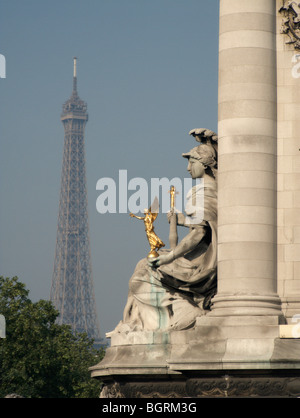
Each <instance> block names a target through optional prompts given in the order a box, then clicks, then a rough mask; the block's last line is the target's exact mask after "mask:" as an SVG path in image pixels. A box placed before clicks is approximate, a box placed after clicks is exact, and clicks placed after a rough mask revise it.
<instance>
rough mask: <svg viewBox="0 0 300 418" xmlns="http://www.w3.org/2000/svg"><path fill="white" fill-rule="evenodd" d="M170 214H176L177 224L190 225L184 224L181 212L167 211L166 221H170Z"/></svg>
mask: <svg viewBox="0 0 300 418" xmlns="http://www.w3.org/2000/svg"><path fill="white" fill-rule="evenodd" d="M172 216H176V224H177V225H179V226H185V227H187V228H188V227H190V225H186V223H185V216H184V214H183V213H181V212H172V211H170V212H168V214H167V217H168V222H169V223H170V222H171V218H172Z"/></svg>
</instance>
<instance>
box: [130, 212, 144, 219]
mask: <svg viewBox="0 0 300 418" xmlns="http://www.w3.org/2000/svg"><path fill="white" fill-rule="evenodd" d="M129 215H130V216H131V217H132V218H136V219H140V220H144V219H145V218H144V217H143V216H136V215H135V214H134V213H130V214H129Z"/></svg>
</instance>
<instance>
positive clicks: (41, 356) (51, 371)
mask: <svg viewBox="0 0 300 418" xmlns="http://www.w3.org/2000/svg"><path fill="white" fill-rule="evenodd" d="M28 294H29V291H28V290H27V289H26V287H25V285H24V284H23V283H21V282H20V281H19V280H18V278H17V277H14V278H12V279H10V278H4V277H0V314H2V315H4V317H5V320H6V338H0V397H4V396H6V395H7V394H10V393H17V394H19V395H21V396H23V397H31V398H94V397H99V393H100V386H101V385H100V382H99V381H98V380H95V379H91V376H90V372H89V370H88V369H89V367H90V366H93V365H95V364H97V363H98V362H99V361H100V360H101V359H102V358H103V356H104V350H103V349H96V348H94V347H93V340H90V339H89V338H88V337H87V335H86V334H77V335H73V334H72V332H71V329H70V327H69V326H67V325H58V324H56V323H55V321H56V318H57V316H58V312H57V311H56V309H55V308H54V306H53V305H52V303H51V302H50V301H46V300H40V301H38V302H36V303H33V302H32V301H31V300H30V299H29V297H28Z"/></svg>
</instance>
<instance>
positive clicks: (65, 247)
mask: <svg viewBox="0 0 300 418" xmlns="http://www.w3.org/2000/svg"><path fill="white" fill-rule="evenodd" d="M76 62H77V59H76V58H74V75H73V91H72V95H71V97H70V99H69V100H67V101H66V102H65V103H64V105H63V112H62V115H61V121H62V123H63V126H64V130H65V138H64V153H63V165H62V177H61V191H60V202H59V214H58V226H57V239H56V250H55V261H54V271H53V277H52V286H51V295H50V299H51V301H52V302H53V304H54V306H55V307H56V309H57V310H58V311H59V313H60V315H59V317H58V323H60V324H68V325H71V327H72V330H73V332H86V333H87V334H88V336H89V337H90V338H94V340H95V343H99V342H100V330H99V323H98V318H97V312H96V303H95V296H94V284H93V278H92V268H91V257H90V241H89V225H88V210H87V190H86V172H85V149H84V129H85V125H86V122H87V120H88V114H87V105H86V103H85V102H84V101H82V100H81V99H80V98H79V96H78V93H77V70H76Z"/></svg>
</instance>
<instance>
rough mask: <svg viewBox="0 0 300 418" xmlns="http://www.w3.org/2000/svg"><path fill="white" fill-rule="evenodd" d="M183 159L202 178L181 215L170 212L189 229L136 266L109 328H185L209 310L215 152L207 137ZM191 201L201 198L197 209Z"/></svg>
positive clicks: (214, 266) (214, 267) (213, 268)
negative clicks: (176, 241) (170, 245)
mask: <svg viewBox="0 0 300 418" xmlns="http://www.w3.org/2000/svg"><path fill="white" fill-rule="evenodd" d="M183 157H185V158H187V159H188V167H187V170H188V171H189V173H190V175H191V177H192V178H193V179H202V181H200V182H198V183H199V184H196V186H194V187H193V188H192V189H191V190H190V192H189V193H188V195H187V204H186V207H185V215H184V214H183V213H177V214H176V218H177V225H179V226H182V227H186V228H188V229H189V231H188V233H187V235H186V236H185V237H184V238H183V239H182V240H181V242H179V244H178V245H177V246H176V247H175V248H174V249H172V250H162V249H160V250H159V256H158V257H157V258H154V259H147V258H145V259H143V260H141V261H140V262H139V263H138V264H137V266H136V269H135V271H134V273H133V275H132V277H131V279H130V281H129V294H128V300H127V303H126V307H125V310H124V315H123V320H122V321H121V322H120V323H119V325H118V326H117V327H116V329H115V331H114V332H128V331H156V330H161V331H163V330H165V331H168V330H172V329H173V330H183V329H188V328H191V327H193V325H194V324H195V321H196V318H197V317H199V316H202V315H205V314H206V313H207V312H208V311H209V309H210V306H211V299H212V297H213V296H214V295H215V293H216V287H217V152H216V149H215V148H214V147H213V146H212V144H211V143H210V142H209V141H207V142H206V143H200V145H198V146H197V147H195V148H193V149H192V150H191V151H190V152H188V153H186V154H183ZM201 193H202V194H203V193H204V199H203V198H202V199H199V200H197V196H199V195H200V194H201ZM195 199H196V200H195ZM197 201H201V202H202V204H203V202H204V204H203V207H202V208H199V209H201V210H199V211H198V210H195V205H194V204H193V202H197ZM199 213H201V216H199ZM171 216H174V213H169V214H168V219H169V221H170V218H171Z"/></svg>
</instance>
